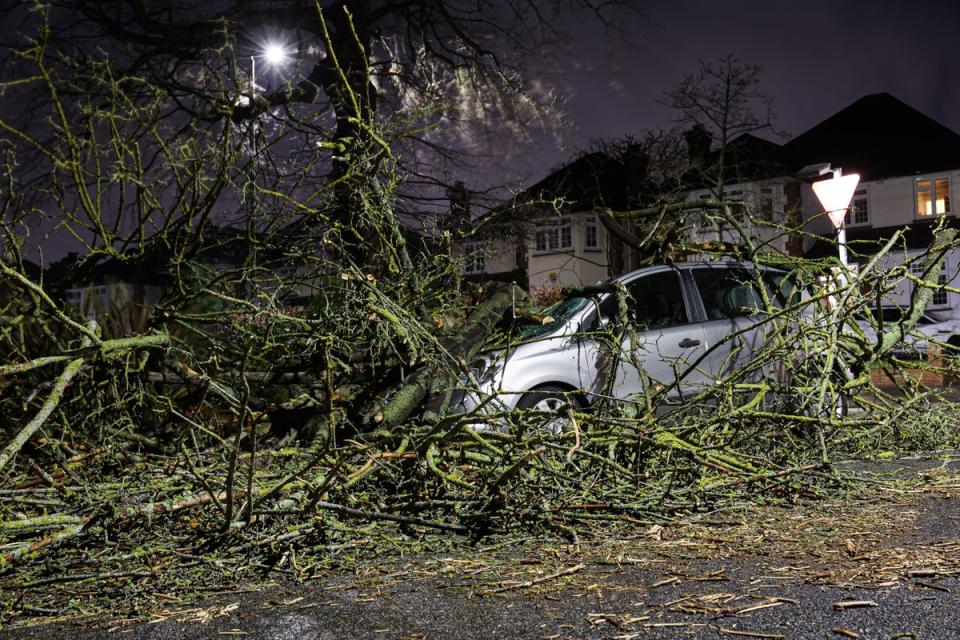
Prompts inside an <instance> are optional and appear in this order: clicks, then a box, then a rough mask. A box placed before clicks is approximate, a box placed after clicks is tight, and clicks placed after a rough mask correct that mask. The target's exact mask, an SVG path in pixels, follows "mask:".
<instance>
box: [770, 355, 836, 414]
mask: <svg viewBox="0 0 960 640" xmlns="http://www.w3.org/2000/svg"><path fill="white" fill-rule="evenodd" d="M776 377H777V380H776V387H777V390H776V392H775V393H773V394H772V398H771V402H770V403H769V404H768V409H772V410H774V411H776V412H779V413H786V414H793V415H802V416H806V417H810V418H823V419H836V420H839V419H842V418H845V417H846V416H847V414H848V413H849V412H850V399H849V398H848V397H847V394H846V393H845V392H844V390H843V386H844V385H845V384H846V382H847V379H848V376H847V375H845V374H844V372H843V368H842V366H840V365H837V366H836V367H835V369H834V371H833V373H832V374H831V375H830V376H829V379H828V380H827V381H826V384H827V389H826V397H825V398H824V402H823V404H822V405H821V404H820V402H819V397H817V391H818V388H819V386H820V385H821V384H822V378H823V374H822V369H820V368H818V367H817V366H816V365H813V364H812V363H811V364H807V365H805V366H804V365H801V366H799V367H798V368H796V369H787V368H784V369H782V370H781V371H778V372H777V376H776Z"/></svg>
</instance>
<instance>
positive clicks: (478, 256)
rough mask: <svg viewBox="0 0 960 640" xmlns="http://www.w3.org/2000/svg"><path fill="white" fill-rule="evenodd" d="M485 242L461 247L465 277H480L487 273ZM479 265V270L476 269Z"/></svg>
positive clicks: (465, 244) (468, 243)
mask: <svg viewBox="0 0 960 640" xmlns="http://www.w3.org/2000/svg"><path fill="white" fill-rule="evenodd" d="M486 244H487V243H486V242H483V241H476V242H467V243H464V245H463V269H462V270H461V272H462V273H463V275H465V276H473V275H481V274H483V273H486V271H487V246H486ZM478 265H479V268H478Z"/></svg>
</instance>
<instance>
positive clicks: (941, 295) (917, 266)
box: [910, 259, 950, 307]
mask: <svg viewBox="0 0 960 640" xmlns="http://www.w3.org/2000/svg"><path fill="white" fill-rule="evenodd" d="M923 268H924V264H923V262H922V261H921V260H919V259H915V260H914V261H913V262H911V263H910V275H912V276H916V277H917V278H922V277H923ZM937 284H939V285H945V284H948V283H947V261H946V260H944V261H943V262H941V263H940V273H938V274H937ZM914 286H920V285H918V284H915V285H914ZM949 304H950V292H949V291H947V290H946V289H942V288H941V289H937V290H936V291H934V292H933V297H932V298H930V305H931V306H937V307H945V306H947V305H949Z"/></svg>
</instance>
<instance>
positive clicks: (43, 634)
mask: <svg viewBox="0 0 960 640" xmlns="http://www.w3.org/2000/svg"><path fill="white" fill-rule="evenodd" d="M884 464H885V465H886V466H885V467H884V469H885V470H884V473H885V474H887V476H888V477H897V476H899V477H904V478H910V477H913V476H917V475H918V474H926V475H927V476H929V477H930V482H931V483H932V487H933V488H920V489H916V488H913V489H909V490H899V489H896V488H891V489H889V490H886V492H881V493H880V494H878V495H879V497H873V498H869V499H864V501H863V502H862V503H859V504H857V505H855V506H853V507H847V506H843V505H834V506H832V507H826V506H824V507H819V506H817V505H813V506H810V505H807V506H804V507H800V508H797V509H794V510H790V509H787V510H784V509H780V508H778V509H769V510H765V511H762V512H761V513H760V514H758V515H759V517H760V520H761V521H760V522H750V523H744V524H743V526H731V527H729V528H724V527H723V526H716V527H714V528H707V529H704V530H698V533H697V534H696V535H695V536H691V535H688V534H687V533H686V532H684V531H679V530H677V531H676V532H675V531H674V530H673V529H664V530H663V531H659V530H656V529H649V530H643V532H642V535H638V536H635V537H634V538H633V539H631V540H625V541H621V542H619V543H617V544H619V545H620V546H617V545H616V544H614V545H611V544H610V543H609V542H608V541H597V543H596V545H597V546H596V547H595V548H592V547H591V543H588V542H584V543H582V544H581V545H580V546H579V547H577V548H576V549H575V550H570V549H564V548H558V547H556V546H546V545H540V546H538V545H527V546H522V547H516V548H513V549H511V550H509V551H503V550H500V551H498V552H497V553H496V554H492V555H491V557H490V558H489V559H488V558H487V557H486V556H485V554H483V553H481V552H479V551H476V552H474V553H469V552H467V553H464V554H461V555H456V556H444V557H433V556H431V557H421V558H407V559H403V560H398V561H396V562H392V563H391V564H389V565H387V564H385V565H383V566H380V567H378V568H377V570H374V571H371V572H369V573H368V574H367V575H364V576H358V575H353V576H340V577H335V578H329V579H327V580H321V581H316V582H312V583H310V584H309V585H307V586H298V587H287V588H278V589H274V590H270V591H265V592H254V593H235V594H225V595H222V596H220V597H219V598H216V599H213V600H210V601H207V602H204V603H202V604H199V605H194V606H187V607H180V608H176V607H173V608H171V610H169V611H164V612H160V613H158V614H157V615H156V621H155V622H152V623H147V624H135V625H123V626H118V627H116V628H114V629H112V630H110V629H109V624H110V623H109V622H107V623H106V624H107V628H100V629H94V628H92V627H91V626H89V623H88V626H83V627H79V626H63V625H58V626H43V627H31V628H26V629H20V630H10V631H5V632H0V638H3V639H9V638H18V639H20V638H23V639H40V638H43V639H51V640H53V639H67V638H70V639H78V640H90V639H93V638H118V639H119V638H135V639H137V640H161V639H163V640H167V639H175V638H176V639H180V638H230V637H238V638H249V639H257V640H268V639H269V640H287V639H289V640H300V639H302V638H310V639H317V640H321V639H322V640H326V639H331V640H342V639H346V638H383V639H408V640H413V639H434V640H439V639H462V638H505V639H507V638H509V639H520V638H530V639H538V640H539V639H545V638H621V639H630V638H726V639H732V638H798V639H806V638H871V639H873V638H878V639H888V638H929V639H936V640H941V639H943V640H947V639H951V638H957V639H960V580H958V577H960V484H958V483H957V482H956V479H955V478H956V476H955V475H954V472H955V471H956V465H957V464H958V461H957V460H956V459H954V460H952V461H948V462H947V463H943V462H942V461H938V460H932V461H931V460H927V461H922V460H921V461H906V462H890V463H884ZM862 468H863V469H868V468H869V469H870V470H871V472H874V471H876V465H873V464H871V465H867V466H864V467H862ZM951 478H953V479H951ZM763 518H768V521H767V522H763V521H762V520H763ZM814 538H816V539H815V540H814ZM602 545H604V546H603V548H600V547H601V546H602ZM493 556H496V557H493Z"/></svg>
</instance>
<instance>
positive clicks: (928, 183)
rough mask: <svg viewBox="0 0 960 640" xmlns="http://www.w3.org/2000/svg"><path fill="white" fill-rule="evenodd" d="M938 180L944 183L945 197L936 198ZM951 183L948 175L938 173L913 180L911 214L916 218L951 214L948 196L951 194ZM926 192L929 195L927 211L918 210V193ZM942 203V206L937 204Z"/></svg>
mask: <svg viewBox="0 0 960 640" xmlns="http://www.w3.org/2000/svg"><path fill="white" fill-rule="evenodd" d="M938 182H945V183H946V191H947V192H946V194H944V196H945V197H943V198H940V199H938V198H937V196H938V195H940V189H938V188H937V186H938V185H937V183H938ZM952 191H953V189H952V185H951V184H950V176H949V175H939V176H924V177H920V178H916V179H915V180H914V181H913V215H914V217H915V218H917V219H918V220H930V219H932V218H935V217H937V216H940V215H945V216H949V215H952V210H953V207H952V206H951V202H950V198H951V196H952V195H953V194H952ZM921 193H926V194H928V195H929V197H928V200H927V203H926V204H927V205H928V206H929V211H930V212H929V213H926V212H923V211H921V210H920V194H921ZM941 202H942V203H943V204H942V206H938V205H939V203H941ZM941 209H942V210H941Z"/></svg>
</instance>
